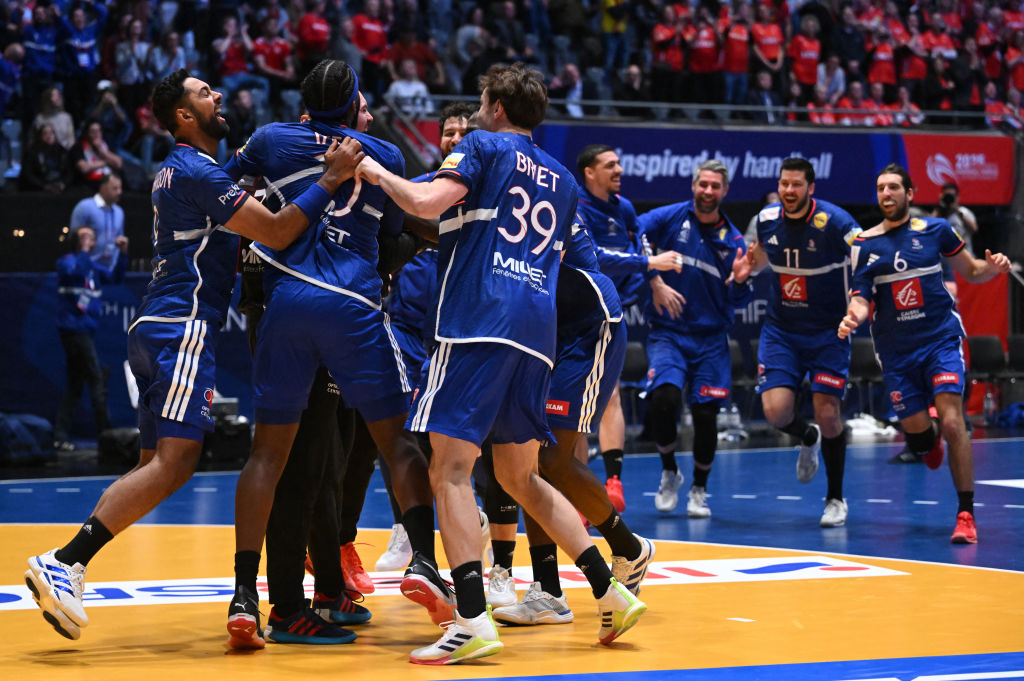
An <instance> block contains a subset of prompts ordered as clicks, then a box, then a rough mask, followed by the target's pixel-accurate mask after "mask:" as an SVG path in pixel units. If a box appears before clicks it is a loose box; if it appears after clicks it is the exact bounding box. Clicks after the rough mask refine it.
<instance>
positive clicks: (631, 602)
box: [597, 577, 647, 645]
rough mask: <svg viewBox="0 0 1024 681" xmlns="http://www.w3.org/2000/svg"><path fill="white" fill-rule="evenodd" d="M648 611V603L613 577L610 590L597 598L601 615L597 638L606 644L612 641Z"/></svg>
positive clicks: (598, 610)
mask: <svg viewBox="0 0 1024 681" xmlns="http://www.w3.org/2000/svg"><path fill="white" fill-rule="evenodd" d="M646 611H647V604H646V603H644V602H643V601H641V600H639V599H638V598H637V597H636V596H634V595H633V594H631V593H630V592H629V589H627V588H626V587H624V586H623V585H621V584H619V582H618V580H616V579H615V578H614V577H612V579H611V586H609V587H608V591H607V592H606V593H605V595H604V596H601V598H599V599H597V612H598V614H599V615H601V629H600V630H599V631H598V632H597V640H598V641H600V642H601V643H604V644H606V645H607V644H609V643H611V642H612V641H614V640H615V639H617V638H618V637H619V636H622V634H624V633H626V630H627V629H629V628H630V627H631V626H633V625H634V624H636V621H637V620H638V619H640V615H642V614H644V613H645V612H646Z"/></svg>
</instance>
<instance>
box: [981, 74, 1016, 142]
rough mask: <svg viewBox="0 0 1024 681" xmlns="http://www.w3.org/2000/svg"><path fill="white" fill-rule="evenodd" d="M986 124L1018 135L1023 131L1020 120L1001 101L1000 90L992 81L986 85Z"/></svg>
mask: <svg viewBox="0 0 1024 681" xmlns="http://www.w3.org/2000/svg"><path fill="white" fill-rule="evenodd" d="M985 124H986V125H988V127H990V128H993V129H994V130H1002V131H1004V132H1010V133H1018V132H1020V130H1021V121H1020V119H1019V118H1017V117H1016V116H1015V115H1014V113H1013V112H1012V111H1011V110H1010V107H1008V106H1006V104H1005V103H1004V102H1002V101H1001V100H1000V99H999V89H998V88H997V87H996V84H995V82H993V81H991V80H990V81H989V82H988V83H986V84H985Z"/></svg>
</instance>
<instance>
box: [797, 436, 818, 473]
mask: <svg viewBox="0 0 1024 681" xmlns="http://www.w3.org/2000/svg"><path fill="white" fill-rule="evenodd" d="M811 427H812V428H814V430H816V431H818V439H817V440H815V441H814V444H813V445H804V444H802V445H800V456H798V457H797V459H796V479H797V480H799V481H800V482H810V481H811V480H814V476H815V475H817V474H818V452H820V451H821V428H819V427H818V426H817V425H814V424H812V425H811Z"/></svg>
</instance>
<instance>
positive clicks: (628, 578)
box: [612, 534, 654, 596]
mask: <svg viewBox="0 0 1024 681" xmlns="http://www.w3.org/2000/svg"><path fill="white" fill-rule="evenodd" d="M633 536H634V537H636V539H637V541H638V542H640V555H639V556H637V557H636V558H635V559H634V560H629V559H627V558H623V557H622V556H612V576H613V577H615V579H616V580H618V582H619V584H621V585H622V586H624V587H626V588H627V589H629V592H630V593H631V594H633V595H634V596H636V595H637V594H639V593H640V582H642V581H644V577H645V576H646V575H647V566H648V565H650V563H651V560H652V559H653V558H654V542H652V541H651V540H650V539H645V538H643V537H641V536H640V535H638V534H634V535H633Z"/></svg>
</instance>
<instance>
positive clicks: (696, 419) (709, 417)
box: [690, 402, 719, 437]
mask: <svg viewBox="0 0 1024 681" xmlns="http://www.w3.org/2000/svg"><path fill="white" fill-rule="evenodd" d="M718 406H719V405H718V402H698V403H697V404H693V405H690V414H691V415H692V416H693V430H694V432H697V431H698V430H700V431H701V432H708V431H710V432H716V433H717V431H718V425H717V423H716V419H717V418H718ZM716 437H717V436H716Z"/></svg>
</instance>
